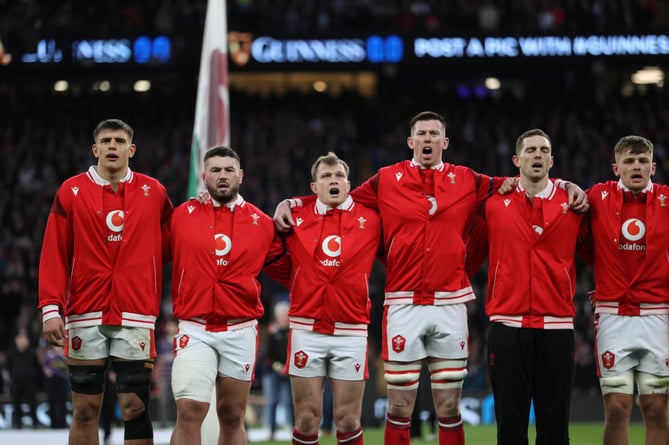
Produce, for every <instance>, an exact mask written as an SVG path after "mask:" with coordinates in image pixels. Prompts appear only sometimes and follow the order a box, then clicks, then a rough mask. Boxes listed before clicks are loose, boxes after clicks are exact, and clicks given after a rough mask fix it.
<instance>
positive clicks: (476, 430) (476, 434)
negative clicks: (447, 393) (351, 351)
mask: <svg viewBox="0 0 669 445" xmlns="http://www.w3.org/2000/svg"><path fill="white" fill-rule="evenodd" d="M603 429H604V425H603V424H601V423H592V424H591V423H575V424H572V425H570V426H569V436H570V439H571V440H570V443H571V445H595V444H599V443H602V431H603ZM364 433H365V444H369V445H383V428H366V429H365V431H364ZM629 433H630V434H629V436H630V442H629V443H631V444H641V443H644V442H643V440H644V431H643V425H639V424H632V425H630V431H629ZM528 434H529V444H530V445H532V444H534V438H535V429H534V425H532V426H530V428H529V432H528ZM254 443H255V444H259V445H276V444H286V443H290V442H289V441H269V442H254ZM319 443H320V445H337V440H336V438H335V437H321V439H320V441H319ZM411 443H412V444H433V445H437V443H438V441H437V439H436V438H435V439H434V440H426V439H422V440H418V439H413V440H412V441H411ZM465 443H466V444H467V445H494V444H495V443H496V428H495V425H479V426H471V425H465Z"/></svg>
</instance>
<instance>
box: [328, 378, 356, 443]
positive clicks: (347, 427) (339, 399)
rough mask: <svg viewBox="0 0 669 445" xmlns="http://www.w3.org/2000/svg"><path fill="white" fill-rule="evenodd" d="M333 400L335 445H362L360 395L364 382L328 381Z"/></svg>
mask: <svg viewBox="0 0 669 445" xmlns="http://www.w3.org/2000/svg"><path fill="white" fill-rule="evenodd" d="M330 384H331V385H332V395H333V398H334V420H335V425H336V426H337V443H339V444H341V445H362V444H363V436H362V426H361V425H360V415H361V413H362V395H363V393H364V391H365V381H364V380H357V381H350V380H338V379H330Z"/></svg>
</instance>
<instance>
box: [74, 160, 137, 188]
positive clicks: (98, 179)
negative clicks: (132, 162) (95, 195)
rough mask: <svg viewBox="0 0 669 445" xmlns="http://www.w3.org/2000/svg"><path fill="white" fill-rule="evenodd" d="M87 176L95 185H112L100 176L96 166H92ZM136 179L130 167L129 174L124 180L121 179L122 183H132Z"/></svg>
mask: <svg viewBox="0 0 669 445" xmlns="http://www.w3.org/2000/svg"><path fill="white" fill-rule="evenodd" d="M86 174H87V175H88V178H89V179H90V180H91V181H93V182H94V183H96V184H98V185H109V184H111V183H110V182H109V181H107V180H106V179H104V178H103V177H102V176H100V174H99V173H98V171H97V170H96V169H95V166H94V165H91V166H90V167H89V168H88V172H86ZM134 177H135V174H134V173H133V172H132V170H130V167H128V173H127V174H126V175H125V176H124V177H123V178H121V179H120V182H132V180H133V178H134Z"/></svg>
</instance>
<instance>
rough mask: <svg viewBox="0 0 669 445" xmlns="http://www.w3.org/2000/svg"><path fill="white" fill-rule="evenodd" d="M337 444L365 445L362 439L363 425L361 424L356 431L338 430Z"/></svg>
mask: <svg viewBox="0 0 669 445" xmlns="http://www.w3.org/2000/svg"><path fill="white" fill-rule="evenodd" d="M337 444H338V445H363V444H364V442H363V440H362V426H359V427H358V429H357V430H355V431H349V432H348V433H345V432H343V431H341V432H340V431H337Z"/></svg>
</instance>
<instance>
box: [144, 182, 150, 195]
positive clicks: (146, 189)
mask: <svg viewBox="0 0 669 445" xmlns="http://www.w3.org/2000/svg"><path fill="white" fill-rule="evenodd" d="M150 188H151V187H150V186H148V185H146V184H144V185H143V186H142V190H144V196H149V189H150Z"/></svg>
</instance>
